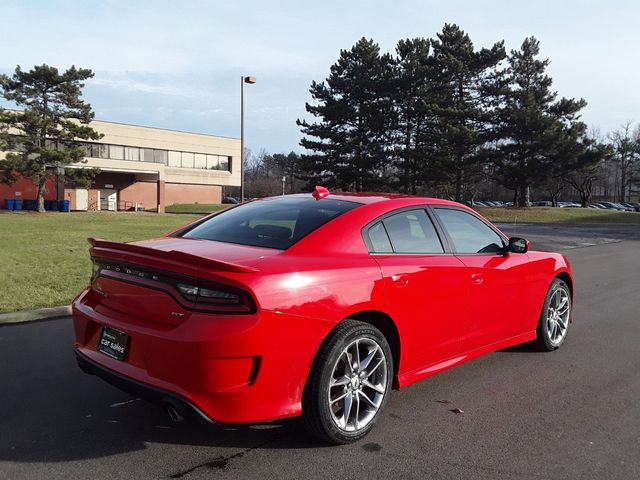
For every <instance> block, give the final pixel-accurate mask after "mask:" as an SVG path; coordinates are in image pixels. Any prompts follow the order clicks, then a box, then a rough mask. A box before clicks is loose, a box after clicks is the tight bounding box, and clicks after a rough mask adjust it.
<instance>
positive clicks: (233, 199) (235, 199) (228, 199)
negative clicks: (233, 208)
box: [222, 197, 240, 205]
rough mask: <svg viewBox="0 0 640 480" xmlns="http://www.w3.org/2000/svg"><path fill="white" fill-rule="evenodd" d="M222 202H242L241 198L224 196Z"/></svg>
mask: <svg viewBox="0 0 640 480" xmlns="http://www.w3.org/2000/svg"><path fill="white" fill-rule="evenodd" d="M222 203H226V204H234V205H235V204H238V203H240V200H238V199H237V198H235V197H222Z"/></svg>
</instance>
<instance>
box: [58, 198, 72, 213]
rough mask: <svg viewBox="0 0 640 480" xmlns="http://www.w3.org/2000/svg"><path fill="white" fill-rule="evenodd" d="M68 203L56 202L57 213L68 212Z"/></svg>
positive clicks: (64, 201) (65, 201)
mask: <svg viewBox="0 0 640 480" xmlns="http://www.w3.org/2000/svg"><path fill="white" fill-rule="evenodd" d="M70 206H71V204H70V202H69V200H58V211H59V212H69V211H70V210H71V209H70Z"/></svg>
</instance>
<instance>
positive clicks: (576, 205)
mask: <svg viewBox="0 0 640 480" xmlns="http://www.w3.org/2000/svg"><path fill="white" fill-rule="evenodd" d="M558 206H559V207H560V208H582V205H580V204H579V203H576V202H562V204H561V205H560V204H558Z"/></svg>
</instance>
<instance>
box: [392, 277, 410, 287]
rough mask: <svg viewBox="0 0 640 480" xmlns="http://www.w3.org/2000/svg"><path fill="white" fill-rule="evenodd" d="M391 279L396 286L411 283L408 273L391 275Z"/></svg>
mask: <svg viewBox="0 0 640 480" xmlns="http://www.w3.org/2000/svg"><path fill="white" fill-rule="evenodd" d="M391 281H392V282H393V284H394V285H395V286H396V287H404V286H406V285H407V284H408V283H409V279H408V278H407V276H406V275H391Z"/></svg>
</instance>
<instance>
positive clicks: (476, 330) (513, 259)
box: [433, 207, 531, 351]
mask: <svg viewBox="0 0 640 480" xmlns="http://www.w3.org/2000/svg"><path fill="white" fill-rule="evenodd" d="M433 211H434V212H435V215H436V218H437V220H438V222H439V223H440V226H441V227H442V229H443V231H444V234H445V235H446V237H447V240H448V243H449V244H450V245H451V247H452V248H453V250H454V252H455V254H456V257H457V258H458V259H459V260H460V261H461V262H462V263H464V265H465V267H466V271H467V277H468V278H469V280H470V285H469V309H468V317H467V324H466V326H465V328H464V332H463V334H462V344H463V347H464V350H465V351H469V350H473V349H475V348H479V347H483V346H485V345H489V344H492V343H495V342H498V341H500V340H504V339H506V338H509V337H512V336H514V335H516V334H518V333H523V332H522V331H521V328H520V327H521V324H522V323H523V322H524V320H523V319H524V318H525V315H523V312H524V309H525V308H526V305H527V304H528V297H527V296H526V289H527V285H528V283H529V282H530V279H531V276H530V274H529V273H530V267H529V257H528V256H527V255H526V254H521V253H505V251H504V246H505V244H506V242H505V239H504V237H502V236H501V235H500V234H499V233H498V232H497V231H496V230H494V229H493V228H492V227H491V226H490V225H488V224H487V223H485V222H484V221H483V220H482V219H481V218H480V217H478V216H476V215H474V214H473V213H471V212H469V211H466V210H463V209H461V208H455V207H434V208H433Z"/></svg>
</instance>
